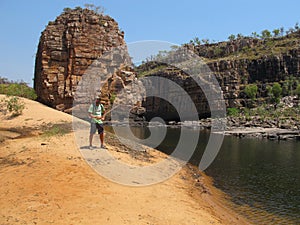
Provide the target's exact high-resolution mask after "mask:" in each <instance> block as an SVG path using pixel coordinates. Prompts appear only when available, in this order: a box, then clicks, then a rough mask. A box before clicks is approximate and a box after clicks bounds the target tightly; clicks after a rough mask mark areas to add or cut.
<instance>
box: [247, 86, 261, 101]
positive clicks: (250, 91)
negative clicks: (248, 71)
mask: <svg viewBox="0 0 300 225" xmlns="http://www.w3.org/2000/svg"><path fill="white" fill-rule="evenodd" d="M257 91H258V88H257V85H256V84H249V85H247V86H246V87H245V90H244V92H245V94H246V95H247V96H248V97H249V98H251V99H252V100H254V99H255V98H256V94H257Z"/></svg>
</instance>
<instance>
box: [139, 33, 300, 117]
mask: <svg viewBox="0 0 300 225" xmlns="http://www.w3.org/2000/svg"><path fill="white" fill-rule="evenodd" d="M185 47H187V48H188V49H190V50H192V51H193V52H195V53H196V54H197V55H198V56H199V57H200V58H201V60H202V61H203V62H204V63H206V65H207V66H208V67H209V68H210V70H211V71H212V73H213V74H214V75H215V77H216V78H217V80H218V83H219V85H220V87H221V89H222V92H223V97H224V100H225V104H226V107H227V108H228V107H231V108H233V107H235V108H239V107H245V106H247V105H248V102H249V101H250V100H249V98H248V97H247V96H246V94H245V92H244V89H245V87H246V86H247V85H248V84H256V85H257V87H258V92H257V96H256V97H257V99H256V102H257V103H259V102H266V99H267V98H268V97H269V96H268V92H267V86H268V85H271V86H272V84H273V83H274V82H278V83H279V84H281V85H282V86H284V83H285V82H287V80H288V79H290V78H291V77H293V78H294V79H295V80H298V82H299V80H300V31H298V32H295V33H293V34H290V35H288V36H284V37H281V38H277V39H268V40H260V39H253V38H243V39H238V40H235V41H228V42H220V43H216V44H207V45H197V46H194V45H186V46H185ZM157 67H158V66H157ZM170 69H171V67H166V68H163V69H160V70H157V69H155V66H153V65H152V66H150V65H148V66H147V65H146V66H143V68H142V69H141V71H142V72H145V71H147V75H149V76H150V75H151V76H162V77H165V78H167V79H170V80H172V81H174V82H176V83H177V84H182V85H181V86H182V87H184V89H185V90H187V92H188V93H189V95H190V96H191V97H192V98H193V101H194V103H195V105H196V106H197V109H198V112H199V117H200V118H201V117H207V116H209V115H210V108H209V106H208V102H207V101H206V99H205V96H204V94H203V90H201V88H200V87H199V86H197V85H195V82H192V81H191V80H192V79H191V78H190V77H189V76H182V71H177V72H170ZM293 85H294V86H295V85H297V83H296V82H295V83H294V84H293ZM165 89H166V90H167V89H168V87H165ZM177 94H178V95H180V92H178V93H177ZM173 95H176V93H173ZM178 98H180V97H178ZM143 105H144V106H145V107H146V110H147V114H148V117H150V118H151V117H152V115H153V116H157V115H156V114H159V113H162V112H164V113H165V114H167V115H170V116H169V117H168V118H167V119H170V120H174V118H176V116H174V115H173V114H174V113H173V111H174V109H172V107H171V108H170V105H169V104H168V103H166V102H163V101H161V99H159V98H151V99H147V100H146V101H145V102H144V103H143ZM177 118H178V117H177Z"/></svg>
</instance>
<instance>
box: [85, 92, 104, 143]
mask: <svg viewBox="0 0 300 225" xmlns="http://www.w3.org/2000/svg"><path fill="white" fill-rule="evenodd" d="M104 112H105V109H104V106H103V104H101V98H100V97H97V98H96V99H95V102H93V104H91V105H90V107H89V110H88V113H89V117H90V118H91V128H90V137H89V141H90V146H89V149H93V145H92V142H93V137H94V134H95V133H96V130H98V134H99V138H100V143H101V145H100V148H103V149H107V147H106V146H105V145H104V128H103V120H104Z"/></svg>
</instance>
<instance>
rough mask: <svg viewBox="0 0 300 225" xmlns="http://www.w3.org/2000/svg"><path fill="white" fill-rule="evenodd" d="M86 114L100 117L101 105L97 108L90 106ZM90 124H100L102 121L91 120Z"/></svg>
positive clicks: (94, 105) (102, 107) (102, 110)
mask: <svg viewBox="0 0 300 225" xmlns="http://www.w3.org/2000/svg"><path fill="white" fill-rule="evenodd" d="M88 112H89V113H91V114H92V115H94V116H102V113H103V112H104V106H103V105H102V104H99V105H98V106H96V104H91V105H90V108H89V110H88ZM92 123H99V124H102V123H103V121H102V120H101V119H96V118H92Z"/></svg>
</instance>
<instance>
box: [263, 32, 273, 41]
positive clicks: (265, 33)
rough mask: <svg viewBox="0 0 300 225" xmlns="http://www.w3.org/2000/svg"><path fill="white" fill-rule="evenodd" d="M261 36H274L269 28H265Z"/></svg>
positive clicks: (264, 37)
mask: <svg viewBox="0 0 300 225" xmlns="http://www.w3.org/2000/svg"><path fill="white" fill-rule="evenodd" d="M261 37H262V38H263V39H266V38H270V37H272V35H271V32H270V31H269V30H263V31H262V32H261Z"/></svg>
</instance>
